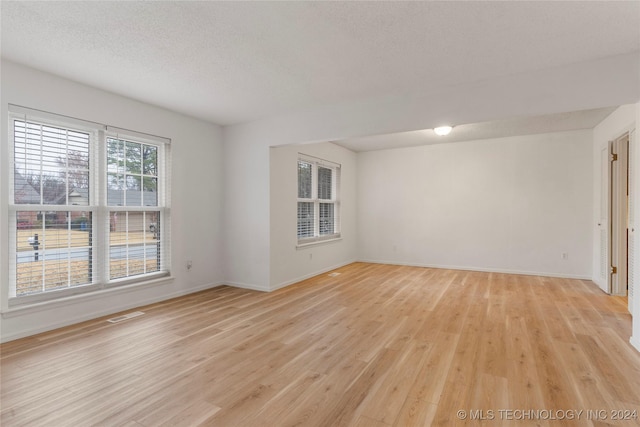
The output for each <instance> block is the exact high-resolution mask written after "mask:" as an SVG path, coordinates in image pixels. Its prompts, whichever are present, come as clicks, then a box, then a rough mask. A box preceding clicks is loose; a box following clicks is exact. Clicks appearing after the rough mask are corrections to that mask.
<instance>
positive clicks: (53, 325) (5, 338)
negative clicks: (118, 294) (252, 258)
mask: <svg viewBox="0 0 640 427" xmlns="http://www.w3.org/2000/svg"><path fill="white" fill-rule="evenodd" d="M224 284H225V283H224V282H220V283H208V284H206V285H201V286H198V287H195V288H190V289H183V290H180V291H176V292H171V293H169V294H163V295H161V296H157V297H152V298H146V299H143V300H140V301H136V302H135V303H131V304H123V305H120V306H118V307H111V308H108V309H105V310H100V311H94V312H92V313H90V314H83V315H80V316H75V317H72V318H69V319H65V320H63V321H60V322H55V323H48V324H47V325H46V326H41V327H36V328H32V329H27V330H23V331H19V332H15V333H12V334H7V335H2V337H0V343H5V342H9V341H13V340H17V339H20V338H25V337H29V336H32V335H36V334H41V333H43V332H49V331H52V330H54V329H58V328H63V327H65V326H70V325H74V324H76V323H81V322H86V321H87V320H93V319H97V318H100V317H104V316H109V315H112V314H115V313H119V312H121V311H126V310H131V309H134V308H138V307H142V306H145V305H149V304H155V303H157V302H161V301H166V300H170V299H172V298H177V297H181V296H185V295H189V294H194V293H196V292H201V291H205V290H207V289H213V288H216V287H218V286H222V285H224ZM41 311H44V309H42V310H41ZM31 313H32V312H30V313H29V314H31ZM25 315H28V314H25ZM14 316H15V317H17V316H16V315H13V316H12V317H14Z"/></svg>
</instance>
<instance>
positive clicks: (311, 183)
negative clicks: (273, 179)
mask: <svg viewBox="0 0 640 427" xmlns="http://www.w3.org/2000/svg"><path fill="white" fill-rule="evenodd" d="M339 180H340V165H338V164H336V163H332V162H329V161H326V160H321V159H315V158H312V157H309V156H303V155H301V156H300V157H299V158H298V244H307V243H312V242H317V241H322V240H328V239H335V238H339V237H340V223H339V221H338V218H339V208H340V204H339V199H338V192H339Z"/></svg>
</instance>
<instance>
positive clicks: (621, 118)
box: [591, 104, 638, 292]
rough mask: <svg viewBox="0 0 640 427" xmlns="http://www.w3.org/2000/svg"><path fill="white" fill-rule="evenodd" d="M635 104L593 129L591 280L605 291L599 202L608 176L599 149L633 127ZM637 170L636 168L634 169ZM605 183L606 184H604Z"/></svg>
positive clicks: (628, 105) (616, 111)
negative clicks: (601, 260) (603, 169)
mask: <svg viewBox="0 0 640 427" xmlns="http://www.w3.org/2000/svg"><path fill="white" fill-rule="evenodd" d="M635 115H636V106H635V105H634V104H627V105H623V106H621V107H619V108H618V109H616V110H615V111H614V112H613V113H611V114H610V115H609V116H608V117H607V118H605V119H604V120H603V121H602V122H600V123H599V124H598V125H597V126H596V127H595V128H594V129H593V143H592V145H593V201H594V203H593V219H592V221H591V234H592V236H593V239H592V241H593V243H592V245H593V255H592V262H593V277H592V280H593V281H594V282H595V283H596V284H597V285H598V286H599V287H600V288H601V289H602V290H603V291H605V292H608V289H607V282H606V280H605V279H603V276H602V275H601V271H600V251H601V249H600V246H601V245H600V227H598V223H599V221H600V204H601V203H602V194H601V193H602V191H601V189H602V182H603V180H605V183H606V182H607V181H606V180H608V177H606V176H604V177H603V176H602V171H601V169H602V168H601V164H600V162H601V158H600V157H601V151H602V150H603V149H605V148H606V147H607V144H608V142H609V141H612V140H614V139H616V138H617V137H619V136H621V135H622V134H624V133H625V132H628V131H630V130H631V129H633V128H634V127H635ZM636 170H638V169H636ZM605 185H606V184H605Z"/></svg>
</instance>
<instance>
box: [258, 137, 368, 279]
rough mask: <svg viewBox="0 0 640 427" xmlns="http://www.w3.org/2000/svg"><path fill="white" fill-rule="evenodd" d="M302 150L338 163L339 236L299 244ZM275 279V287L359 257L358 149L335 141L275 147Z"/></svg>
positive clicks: (272, 270) (272, 250)
mask: <svg viewBox="0 0 640 427" xmlns="http://www.w3.org/2000/svg"><path fill="white" fill-rule="evenodd" d="M298 153H302V154H306V155H309V156H313V157H317V158H320V159H324V160H329V161H331V162H333V163H338V164H340V165H341V168H340V191H339V198H340V223H341V239H340V240H338V241H331V242H323V243H319V244H315V245H310V246H306V247H303V248H296V244H297V242H298V237H297V231H296V230H297V227H296V225H297V197H298V185H297V184H298V169H297V164H298V162H297V159H298ZM270 171H271V172H270V175H271V192H270V196H271V197H270V199H271V201H270V203H271V209H270V218H271V232H270V236H271V245H270V254H271V268H270V275H271V283H270V289H277V288H280V287H282V286H286V285H289V284H291V283H295V282H298V281H300V280H303V279H306V278H308V277H312V276H315V275H317V274H320V273H322V272H325V271H328V270H332V269H334V268H336V267H339V266H342V265H345V264H349V263H351V262H354V261H356V259H357V254H356V153H354V152H352V151H350V150H347V149H345V148H342V147H340V146H338V145H335V144H332V143H329V142H327V143H317V144H301V145H287V146H282V147H275V148H271V162H270Z"/></svg>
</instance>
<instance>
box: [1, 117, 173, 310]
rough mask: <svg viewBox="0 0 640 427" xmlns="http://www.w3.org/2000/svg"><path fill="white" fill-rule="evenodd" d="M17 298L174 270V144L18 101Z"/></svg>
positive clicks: (14, 190)
mask: <svg viewBox="0 0 640 427" xmlns="http://www.w3.org/2000/svg"><path fill="white" fill-rule="evenodd" d="M9 111H10V114H9V122H10V123H9V127H10V137H11V139H12V141H11V143H10V147H11V153H12V155H11V169H12V170H13V176H12V179H11V180H10V181H11V182H10V187H11V188H10V191H11V196H10V202H9V217H10V225H11V226H10V239H9V240H10V241H9V250H10V254H11V256H10V260H11V262H10V270H11V271H10V283H11V285H10V290H9V291H10V293H9V301H10V303H11V304H20V303H24V302H29V301H40V300H46V299H53V298H58V297H62V296H67V295H69V294H74V293H78V292H87V291H91V290H97V289H103V288H105V287H108V286H116V285H118V284H124V283H127V284H129V283H131V282H135V281H138V280H149V279H151V278H154V277H156V276H158V277H159V276H162V275H168V274H169V256H168V255H169V248H168V243H169V240H168V236H169V234H168V227H167V225H168V217H169V197H168V188H169V182H168V173H167V171H168V160H169V147H170V145H169V143H170V141H169V140H167V139H165V138H159V137H154V136H149V135H145V134H140V133H136V132H131V131H124V130H121V129H116V128H111V127H109V126H106V125H101V124H98V123H93V122H86V121H82V120H78V119H73V118H69V117H64V116H58V115H55V114H51V113H45V112H41V111H36V110H31V109H27V108H23V107H17V106H10V108H9Z"/></svg>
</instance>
